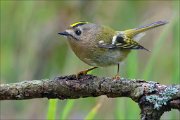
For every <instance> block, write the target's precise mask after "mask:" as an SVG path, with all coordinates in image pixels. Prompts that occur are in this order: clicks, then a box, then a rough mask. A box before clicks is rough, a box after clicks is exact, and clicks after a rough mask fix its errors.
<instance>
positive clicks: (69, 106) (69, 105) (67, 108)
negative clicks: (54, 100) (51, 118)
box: [60, 100, 75, 120]
mask: <svg viewBox="0 0 180 120" xmlns="http://www.w3.org/2000/svg"><path fill="white" fill-rule="evenodd" d="M74 102H75V100H67V103H66V105H65V107H64V109H63V111H62V116H60V120H64V119H67V116H68V115H69V113H70V111H71V110H72V108H73V105H74Z"/></svg>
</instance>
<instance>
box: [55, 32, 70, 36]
mask: <svg viewBox="0 0 180 120" xmlns="http://www.w3.org/2000/svg"><path fill="white" fill-rule="evenodd" d="M58 34H60V35H63V36H68V35H69V33H68V32H66V31H64V32H60V33H58Z"/></svg>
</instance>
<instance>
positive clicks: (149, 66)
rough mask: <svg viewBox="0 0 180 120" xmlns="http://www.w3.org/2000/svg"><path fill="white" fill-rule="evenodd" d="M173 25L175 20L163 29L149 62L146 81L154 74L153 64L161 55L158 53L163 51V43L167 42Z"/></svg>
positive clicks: (145, 74) (145, 71)
mask: <svg viewBox="0 0 180 120" xmlns="http://www.w3.org/2000/svg"><path fill="white" fill-rule="evenodd" d="M173 25H174V19H173V20H172V21H171V22H170V23H169V24H168V25H167V26H166V27H165V28H164V29H163V31H162V34H161V35H160V37H159V39H158V40H157V42H156V44H155V47H154V49H153V51H152V56H151V58H150V60H149V61H148V63H147V66H146V68H145V70H144V73H143V79H146V80H147V79H149V77H150V73H151V72H152V69H153V63H154V62H155V60H156V58H157V56H158V55H159V54H158V52H159V50H160V49H161V47H162V44H163V42H165V40H166V38H167V35H168V32H169V30H170V29H171V27H172V26H173Z"/></svg>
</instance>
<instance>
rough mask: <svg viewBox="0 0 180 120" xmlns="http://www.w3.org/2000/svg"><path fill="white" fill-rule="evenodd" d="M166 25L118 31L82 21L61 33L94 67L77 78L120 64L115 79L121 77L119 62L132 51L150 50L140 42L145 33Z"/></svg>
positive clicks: (76, 51) (160, 22)
mask: <svg viewBox="0 0 180 120" xmlns="http://www.w3.org/2000/svg"><path fill="white" fill-rule="evenodd" d="M166 23H167V22H166V21H157V22H153V23H151V24H148V25H144V26H140V27H138V28H133V29H128V30H124V31H116V30H114V29H112V28H110V27H107V26H104V25H99V24H94V23H90V22H84V21H82V22H76V23H74V24H71V25H70V27H69V28H68V29H67V30H65V31H64V32H60V33H58V34H60V35H63V36H66V37H67V39H68V42H69V44H70V46H71V48H72V50H73V51H74V53H75V54H76V56H77V57H79V58H80V59H81V60H82V61H83V62H85V63H87V64H88V65H90V66H94V67H93V68H90V69H87V70H84V71H81V72H79V73H78V76H77V77H79V75H82V74H83V75H85V74H87V72H88V71H90V70H93V69H95V68H97V67H105V66H110V65H117V66H118V69H117V74H116V76H115V78H120V75H119V65H120V62H122V61H123V60H124V59H125V58H126V57H127V55H128V54H129V53H130V51H131V50H138V49H144V50H147V51H148V49H146V48H145V47H143V46H142V45H140V44H139V43H138V40H139V39H140V38H141V37H143V36H144V32H145V31H147V30H149V29H152V28H155V27H158V26H162V25H165V24H166Z"/></svg>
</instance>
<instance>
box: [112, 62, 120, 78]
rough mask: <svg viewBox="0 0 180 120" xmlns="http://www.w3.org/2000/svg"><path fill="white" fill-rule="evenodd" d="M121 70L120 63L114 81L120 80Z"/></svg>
mask: <svg viewBox="0 0 180 120" xmlns="http://www.w3.org/2000/svg"><path fill="white" fill-rule="evenodd" d="M119 69H120V65H119V63H118V68H117V74H116V75H115V76H114V77H113V79H116V80H120V74H119Z"/></svg>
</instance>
